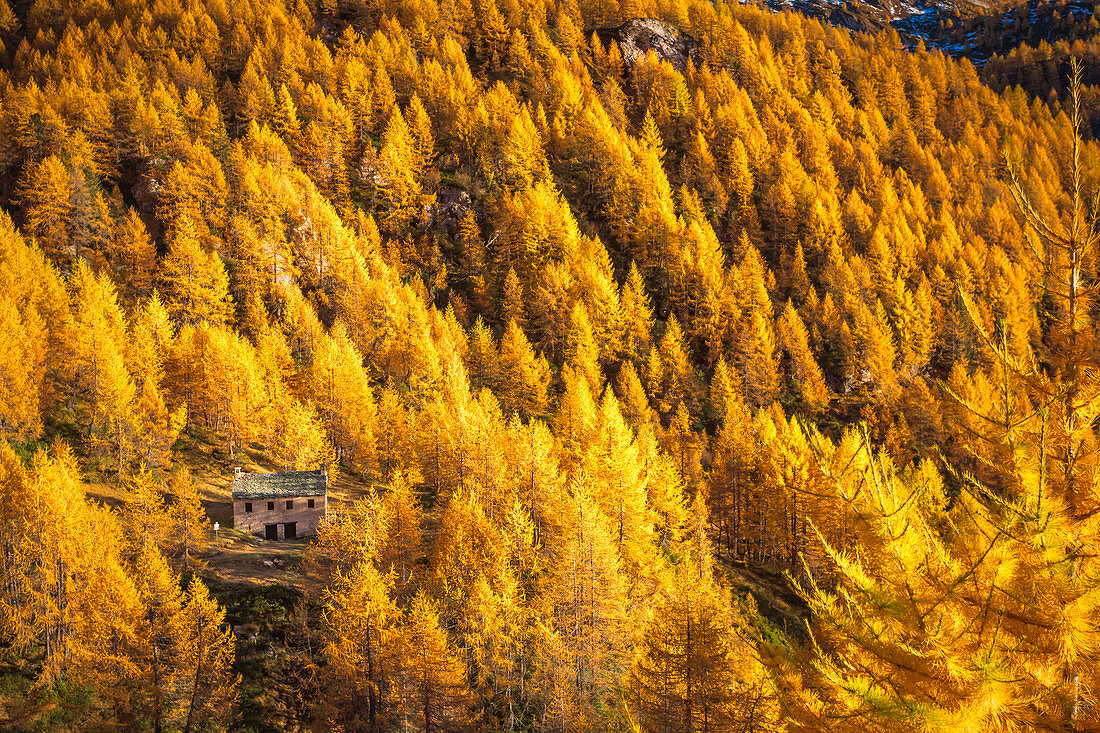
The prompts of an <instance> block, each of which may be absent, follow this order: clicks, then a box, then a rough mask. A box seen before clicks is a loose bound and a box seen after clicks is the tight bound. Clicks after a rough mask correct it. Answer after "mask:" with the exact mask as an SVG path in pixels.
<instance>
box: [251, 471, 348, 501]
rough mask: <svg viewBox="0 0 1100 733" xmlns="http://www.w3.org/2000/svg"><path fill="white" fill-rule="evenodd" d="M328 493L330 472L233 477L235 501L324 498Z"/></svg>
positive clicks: (293, 472)
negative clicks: (296, 497) (286, 497)
mask: <svg viewBox="0 0 1100 733" xmlns="http://www.w3.org/2000/svg"><path fill="white" fill-rule="evenodd" d="M326 493H328V470H327V469H324V468H321V469H318V470H316V471H285V472H283V473H244V472H243V471H241V469H239V468H238V469H237V472H236V474H234V476H233V498H234V499H271V498H278V497H285V496H324V495H325V494H326Z"/></svg>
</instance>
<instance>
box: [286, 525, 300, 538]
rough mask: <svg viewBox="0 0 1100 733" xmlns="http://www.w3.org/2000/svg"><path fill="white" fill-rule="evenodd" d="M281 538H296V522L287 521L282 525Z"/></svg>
mask: <svg viewBox="0 0 1100 733" xmlns="http://www.w3.org/2000/svg"><path fill="white" fill-rule="evenodd" d="M283 538H284V539H288V540H294V539H297V538H298V523H297V522H287V523H286V524H284V525H283Z"/></svg>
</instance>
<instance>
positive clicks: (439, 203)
mask: <svg viewBox="0 0 1100 733" xmlns="http://www.w3.org/2000/svg"><path fill="white" fill-rule="evenodd" d="M471 206H473V202H472V201H471V200H470V194H468V193H466V192H465V191H463V190H462V189H461V188H456V187H455V186H447V185H443V186H440V188H439V191H438V192H437V193H436V195H435V203H433V204H429V205H428V206H427V207H426V208H427V211H426V212H425V213H426V214H427V215H428V218H429V219H430V220H431V222H432V225H433V226H441V227H443V228H444V229H446V230H447V232H448V233H449V234H451V235H452V236H453V235H454V233H455V232H457V231H458V223H459V222H460V221H461V220H462V217H463V216H464V215H465V214H466V211H467V210H469V208H470V207H471Z"/></svg>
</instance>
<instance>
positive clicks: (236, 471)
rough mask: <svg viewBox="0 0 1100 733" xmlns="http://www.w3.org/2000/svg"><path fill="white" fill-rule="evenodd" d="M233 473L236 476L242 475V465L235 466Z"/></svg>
mask: <svg viewBox="0 0 1100 733" xmlns="http://www.w3.org/2000/svg"><path fill="white" fill-rule="evenodd" d="M233 475H234V476H240V475H241V467H240V466H234V467H233Z"/></svg>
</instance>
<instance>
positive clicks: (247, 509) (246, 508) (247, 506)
mask: <svg viewBox="0 0 1100 733" xmlns="http://www.w3.org/2000/svg"><path fill="white" fill-rule="evenodd" d="M244 511H245V514H251V513H252V502H250V501H246V502H245V503H244Z"/></svg>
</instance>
